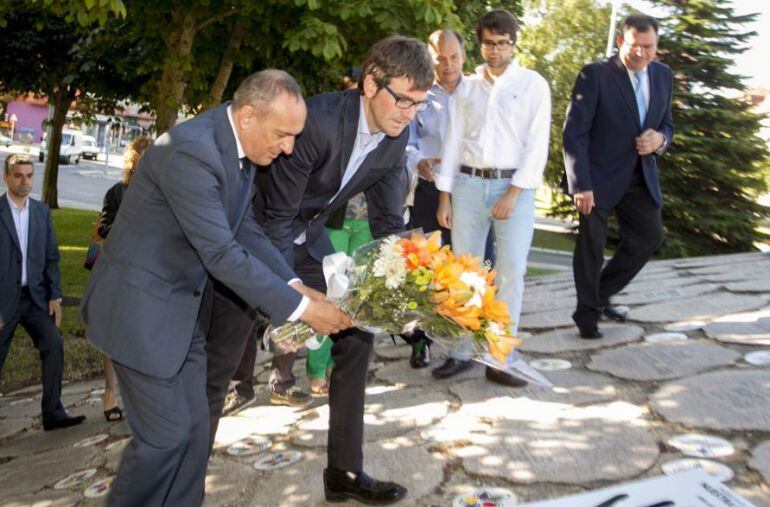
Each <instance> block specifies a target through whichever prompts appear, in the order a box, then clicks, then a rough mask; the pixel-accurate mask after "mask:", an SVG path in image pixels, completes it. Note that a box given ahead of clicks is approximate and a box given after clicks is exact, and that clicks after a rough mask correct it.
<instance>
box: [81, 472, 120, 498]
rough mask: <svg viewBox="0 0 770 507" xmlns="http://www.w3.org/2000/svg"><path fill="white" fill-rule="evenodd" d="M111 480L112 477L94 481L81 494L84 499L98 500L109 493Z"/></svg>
mask: <svg viewBox="0 0 770 507" xmlns="http://www.w3.org/2000/svg"><path fill="white" fill-rule="evenodd" d="M113 479H114V477H107V478H106V479H102V480H100V481H96V482H95V483H93V484H91V485H90V486H88V489H86V490H85V491H84V492H83V495H84V496H85V497H86V498H99V497H102V496H104V495H106V494H107V493H109V491H110V485H112V480H113Z"/></svg>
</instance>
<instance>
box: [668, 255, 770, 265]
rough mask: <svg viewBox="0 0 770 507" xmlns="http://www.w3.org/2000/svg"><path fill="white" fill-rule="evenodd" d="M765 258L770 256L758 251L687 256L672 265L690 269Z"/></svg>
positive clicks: (676, 260)
mask: <svg viewBox="0 0 770 507" xmlns="http://www.w3.org/2000/svg"><path fill="white" fill-rule="evenodd" d="M767 258H770V256H768V255H767V254H763V253H758V252H746V253H738V254H726V255H715V256H703V257H689V258H687V259H675V260H674V267H675V268H677V269H690V268H698V267H702V266H712V265H720V266H732V265H735V264H738V263H741V262H756V261H757V260H764V259H767Z"/></svg>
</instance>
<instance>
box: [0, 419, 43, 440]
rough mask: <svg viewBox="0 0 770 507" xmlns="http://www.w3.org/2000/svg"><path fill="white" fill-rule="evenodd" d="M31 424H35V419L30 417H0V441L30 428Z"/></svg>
mask: <svg viewBox="0 0 770 507" xmlns="http://www.w3.org/2000/svg"><path fill="white" fill-rule="evenodd" d="M33 424H35V420H34V419H33V418H31V417H9V418H8V419H0V441H2V440H3V439H4V438H8V437H10V436H11V435H15V434H17V433H19V432H22V431H24V430H26V429H27V428H30V427H31V426H32V425H33Z"/></svg>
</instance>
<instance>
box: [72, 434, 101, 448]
mask: <svg viewBox="0 0 770 507" xmlns="http://www.w3.org/2000/svg"><path fill="white" fill-rule="evenodd" d="M108 438H110V436H109V435H108V434H106V433H99V434H98V435H94V436H92V437H88V438H84V439H83V440H81V441H80V442H77V443H76V444H74V445H73V447H89V446H91V445H96V444H98V443H100V442H104V441H105V440H107V439H108Z"/></svg>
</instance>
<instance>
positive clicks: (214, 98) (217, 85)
mask: <svg viewBox="0 0 770 507" xmlns="http://www.w3.org/2000/svg"><path fill="white" fill-rule="evenodd" d="M243 20H244V18H242V17H240V18H237V19H236V20H235V26H233V33H232V34H231V35H230V41H229V42H228V43H227V48H226V49H225V51H224V53H222V60H220V62H219V70H218V71H217V77H216V78H215V79H214V82H213V83H212V84H211V90H209V99H208V102H207V103H206V105H205V109H209V108H211V107H214V106H216V105H218V104H219V103H220V102H222V95H223V94H224V93H225V89H226V88H227V83H228V82H230V75H232V73H233V66H234V64H235V56H236V55H237V54H238V51H239V50H240V48H241V42H243V36H244V34H245V33H246V26H245V22H244V21H243Z"/></svg>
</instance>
